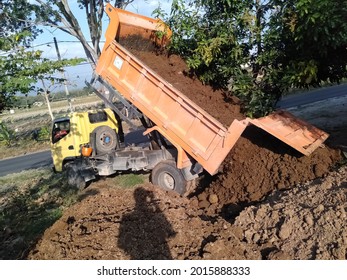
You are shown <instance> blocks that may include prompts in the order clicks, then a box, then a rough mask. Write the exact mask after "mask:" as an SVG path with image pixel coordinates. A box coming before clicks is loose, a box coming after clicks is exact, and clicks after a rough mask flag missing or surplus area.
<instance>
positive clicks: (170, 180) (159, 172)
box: [151, 160, 187, 195]
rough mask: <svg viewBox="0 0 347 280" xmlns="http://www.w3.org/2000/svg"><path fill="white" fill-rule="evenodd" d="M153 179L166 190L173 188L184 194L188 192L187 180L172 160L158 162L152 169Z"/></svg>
mask: <svg viewBox="0 0 347 280" xmlns="http://www.w3.org/2000/svg"><path fill="white" fill-rule="evenodd" d="M151 181H152V183H153V184H154V185H157V186H159V187H161V188H163V189H165V190H171V191H175V192H177V193H179V194H180V195H184V193H185V192H186V185H187V181H186V180H185V179H184V176H183V174H182V172H181V170H179V169H178V168H177V167H176V163H175V162H174V161H172V160H166V161H162V162H160V163H158V164H157V165H156V166H155V167H154V168H153V170H152V175H151Z"/></svg>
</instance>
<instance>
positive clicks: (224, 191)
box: [121, 36, 341, 210]
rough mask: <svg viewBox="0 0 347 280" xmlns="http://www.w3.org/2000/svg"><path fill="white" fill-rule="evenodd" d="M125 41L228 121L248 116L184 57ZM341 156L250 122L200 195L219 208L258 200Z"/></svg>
mask: <svg viewBox="0 0 347 280" xmlns="http://www.w3.org/2000/svg"><path fill="white" fill-rule="evenodd" d="M121 44H122V45H124V46H126V47H127V48H128V50H129V51H131V52H132V53H133V54H134V55H135V56H136V57H137V58H139V59H140V60H141V61H142V62H143V63H145V64H146V65H148V66H149V67H150V68H151V69H152V70H154V71H155V72H156V73H159V74H160V76H162V77H163V78H164V79H165V80H166V81H168V82H169V83H171V84H172V85H173V86H174V87H175V88H177V89H178V90H180V91H181V92H182V93H183V94H185V95H186V96H187V97H188V98H189V99H191V100H192V101H193V102H195V103H196V104H198V105H199V106H200V107H201V108H203V109H204V110H205V111H206V112H208V113H209V114H210V115H212V116H213V117H215V118H216V119H217V120H219V121H220V122H221V123H222V124H224V125H225V126H227V127H228V126H229V125H230V124H231V123H232V121H233V120H234V119H238V120H241V119H244V118H245V116H244V115H243V114H242V113H241V106H240V104H239V102H238V99H237V98H235V97H234V98H226V96H227V94H226V93H224V92H223V91H222V90H214V89H213V88H212V87H210V86H208V85H203V84H202V83H201V82H200V81H199V80H198V79H196V78H195V77H194V76H192V75H191V74H190V72H189V69H188V68H187V65H186V63H185V61H184V60H183V59H182V58H181V57H179V56H177V55H170V54H168V53H167V52H163V51H161V50H158V48H156V47H155V46H154V45H152V44H150V43H148V41H144V40H142V39H141V38H139V37H137V36H129V37H126V38H122V39H121ZM339 160H341V153H340V151H339V150H336V149H331V148H328V147H322V148H319V149H317V150H316V151H315V152H314V153H313V154H311V155H310V156H303V155H301V154H300V153H298V152H296V151H295V150H294V149H293V148H291V147H289V146H288V145H286V144H284V143H283V142H281V141H279V140H278V139H277V138H275V137H273V136H271V135H270V134H268V133H266V132H264V131H262V130H260V129H257V128H256V127H248V128H247V129H246V130H245V132H244V133H243V134H242V136H241V138H240V139H239V140H238V142H237V143H236V145H235V146H234V147H233V149H232V150H231V152H230V153H229V155H228V156H227V158H226V159H225V160H224V162H223V164H222V167H221V169H222V173H221V174H219V175H217V176H216V177H215V178H213V180H214V182H213V183H212V184H211V186H210V187H209V188H208V189H206V191H205V192H206V194H205V195H200V198H201V205H204V206H205V207H209V206H210V205H209V203H208V197H209V196H210V195H217V197H218V200H219V205H220V206H221V207H223V206H224V205H226V204H229V203H242V202H246V203H248V202H253V201H258V200H259V199H261V198H262V197H263V196H264V195H266V194H268V193H269V192H271V191H272V190H274V189H283V188H288V187H290V186H293V185H296V184H299V183H301V182H306V181H308V180H312V179H314V178H317V177H322V176H324V175H325V174H327V172H329V171H330V170H331V168H332V167H333V166H334V165H335V164H336V163H337V162H338V161H339ZM213 208H215V206H214V207H213ZM217 210H219V209H217Z"/></svg>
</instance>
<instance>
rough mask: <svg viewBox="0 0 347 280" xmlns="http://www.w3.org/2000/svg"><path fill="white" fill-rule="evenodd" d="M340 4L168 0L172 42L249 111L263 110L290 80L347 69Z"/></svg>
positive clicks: (313, 80)
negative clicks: (239, 100) (171, 0)
mask: <svg viewBox="0 0 347 280" xmlns="http://www.w3.org/2000/svg"><path fill="white" fill-rule="evenodd" d="M346 9H347V1H346V0H334V1H330V0H320V1H313V0H290V1H285V0H234V1H230V0H223V1H215V0H192V1H183V0H174V1H173V5H172V13H171V16H170V19H169V22H170V26H171V28H172V30H173V32H174V35H173V39H172V46H171V49H172V51H174V52H177V53H179V54H180V55H182V56H184V57H185V58H186V60H187V64H188V66H189V67H190V69H191V71H192V73H193V74H195V75H197V76H198V77H199V78H200V79H201V80H202V81H203V82H204V83H209V84H212V85H214V86H216V87H220V88H224V89H228V91H229V93H230V94H233V95H236V96H238V97H240V99H241V100H242V101H243V103H244V107H245V109H246V110H247V111H248V114H249V115H251V116H260V115H265V114H267V113H269V112H270V111H271V110H272V109H273V107H274V105H275V104H276V102H277V101H278V99H279V98H280V97H281V96H282V95H283V94H285V93H286V92H288V90H289V89H290V88H292V87H300V88H302V87H309V86H318V85H320V84H321V83H322V82H324V81H327V80H329V81H332V82H338V81H340V80H341V79H342V78H344V77H346V75H347V73H346V62H347V57H346V46H347V39H346V35H347V32H346V31H347V30H346V28H347V21H346V15H347V13H346Z"/></svg>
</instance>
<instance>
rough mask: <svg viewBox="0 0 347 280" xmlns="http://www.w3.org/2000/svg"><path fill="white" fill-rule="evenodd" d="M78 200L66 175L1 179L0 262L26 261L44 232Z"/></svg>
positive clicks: (47, 171) (39, 173) (39, 171)
mask: <svg viewBox="0 0 347 280" xmlns="http://www.w3.org/2000/svg"><path fill="white" fill-rule="evenodd" d="M78 199H79V194H78V191H77V189H76V190H75V189H73V188H71V187H70V186H68V185H67V184H66V178H65V177H64V175H63V174H54V173H53V172H51V171H50V169H37V170H29V171H25V172H21V173H18V174H12V175H8V176H4V177H0V229H1V231H0V240H2V242H1V243H0V259H12V260H13V259H25V257H26V254H27V252H28V251H29V250H30V248H31V247H32V246H33V245H34V244H35V243H36V242H37V240H38V239H39V238H40V237H41V235H42V234H43V233H44V231H45V230H46V229H47V228H48V227H50V226H51V225H52V224H53V223H54V222H55V221H56V220H58V219H59V218H60V217H61V215H62V213H63V210H64V209H66V208H67V207H69V206H71V205H72V204H74V203H76V202H77V201H78Z"/></svg>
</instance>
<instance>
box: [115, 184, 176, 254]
mask: <svg viewBox="0 0 347 280" xmlns="http://www.w3.org/2000/svg"><path fill="white" fill-rule="evenodd" d="M134 198H135V202H136V205H135V208H134V209H133V211H132V212H130V213H127V214H124V215H123V217H122V220H121V222H120V228H119V236H118V247H119V248H121V249H123V250H124V252H126V253H127V254H129V255H130V258H131V259H133V260H171V259H172V256H171V252H170V249H169V246H168V244H167V239H168V238H170V237H172V236H175V235H176V232H175V231H174V230H173V228H172V226H171V224H170V223H169V221H168V220H167V219H166V217H165V215H164V214H163V213H162V211H161V210H160V208H159V205H158V201H157V200H156V199H155V197H154V195H153V193H152V192H151V191H148V190H146V189H144V188H137V189H136V190H135V191H134Z"/></svg>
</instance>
